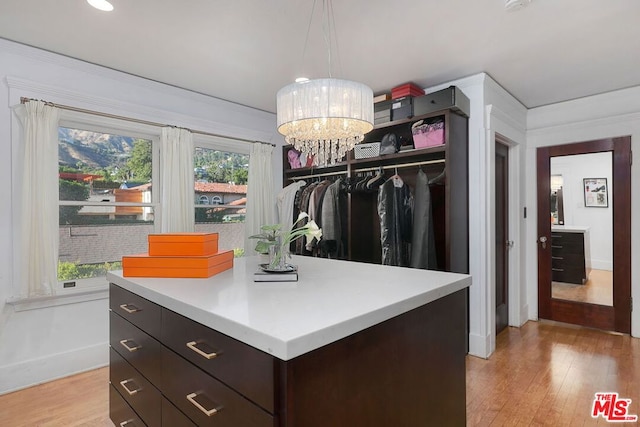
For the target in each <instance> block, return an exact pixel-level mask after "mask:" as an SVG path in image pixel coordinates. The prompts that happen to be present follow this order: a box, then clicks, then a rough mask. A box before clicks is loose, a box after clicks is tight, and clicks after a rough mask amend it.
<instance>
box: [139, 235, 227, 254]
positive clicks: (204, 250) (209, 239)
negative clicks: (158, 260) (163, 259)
mask: <svg viewBox="0 0 640 427" xmlns="http://www.w3.org/2000/svg"><path fill="white" fill-rule="evenodd" d="M148 240H149V255H151V256H206V255H213V254H216V253H217V252H218V233H163V234H149V236H148Z"/></svg>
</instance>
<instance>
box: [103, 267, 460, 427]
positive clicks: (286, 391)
mask: <svg viewBox="0 0 640 427" xmlns="http://www.w3.org/2000/svg"><path fill="white" fill-rule="evenodd" d="M314 262H317V261H314V260H313V259H309V260H305V261H304V263H306V264H308V265H312V264H313V263H314ZM343 263H345V265H344V268H348V267H349V266H354V263H346V262H343ZM242 265H243V261H240V262H238V263H237V265H236V266H235V267H234V270H235V272H234V273H235V276H236V277H235V279H234V278H233V277H232V276H231V275H228V276H226V277H227V278H228V279H229V281H235V282H236V285H237V286H238V287H239V289H241V290H242V291H241V292H236V291H237V290H238V289H235V288H233V287H231V289H229V287H226V288H225V287H224V286H222V285H220V283H221V281H220V280H218V281H216V280H215V279H206V280H210V282H207V281H206V280H205V281H202V280H200V281H198V279H182V280H178V281H176V283H175V292H176V293H175V294H174V295H173V296H172V297H170V298H171V299H164V297H167V296H169V295H167V294H165V295H163V296H162V297H159V298H158V299H157V300H156V301H155V302H153V301H151V300H150V299H148V298H143V297H142V296H140V295H139V293H138V292H133V291H132V290H133V289H135V287H130V286H129V285H130V284H132V283H133V282H132V280H129V279H128V278H122V277H120V276H118V275H114V274H110V278H109V279H110V281H111V285H110V305H109V306H110V327H111V329H110V346H111V349H110V354H111V360H110V363H111V365H110V366H111V369H110V396H111V400H110V416H111V419H112V421H113V422H114V423H115V425H116V426H123V427H126V426H128V427H133V426H136V425H138V426H142V425H146V426H172V427H176V426H177V427H180V426H194V425H197V426H219V427H231V426H233V427H245V426H246V427H263V426H264V427H266V426H270V427H292V426H304V427H316V426H317V427H321V426H322V427H326V426H332V427H333V426H336V427H337V426H345V427H346V426H349V427H350V426H357V425H366V426H381V427H382V426H389V425H394V426H417V425H453V426H464V425H465V420H466V416H465V367H464V366H465V344H466V337H465V336H464V333H465V326H466V325H465V323H466V317H465V313H466V299H467V297H466V286H468V284H469V282H468V279H464V277H462V276H461V275H454V280H453V281H452V282H451V283H452V284H451V286H450V287H451V288H452V289H450V290H445V289H444V288H442V290H441V291H437V292H436V293H437V294H438V295H437V296H432V297H429V299H432V301H431V302H428V303H426V304H418V306H417V307H416V308H413V309H409V310H408V311H406V312H403V313H401V314H399V315H392V314H389V316H390V318H388V319H387V320H385V321H382V322H380V323H377V324H375V325H373V326H370V327H364V328H361V330H360V331H359V332H357V333H347V334H346V335H345V336H344V337H343V338H341V339H338V340H335V341H332V340H330V341H332V342H330V343H328V344H323V345H315V344H314V347H317V348H315V349H313V350H310V351H308V350H307V348H304V349H298V350H296V353H295V354H297V353H301V354H299V355H295V356H292V357H291V358H287V357H286V356H282V357H276V356H275V355H273V354H269V351H268V350H269V347H267V348H266V350H267V351H263V350H260V349H258V348H255V347H254V346H252V345H248V344H246V343H244V342H242V341H240V339H236V338H232V337H231V336H229V335H227V334H224V333H221V332H220V331H219V330H217V328H216V327H212V325H211V324H209V326H205V325H204V324H202V323H199V322H197V321H195V320H192V319H190V318H188V317H186V316H184V315H182V314H179V313H177V312H176V311H180V310H181V308H180V307H181V304H177V305H175V306H173V308H174V310H175V311H174V310H172V309H170V308H168V307H165V306H164V301H169V302H170V303H167V305H172V304H173V303H171V301H173V302H176V299H177V298H178V297H177V295H180V294H181V292H184V294H185V295H186V296H185V297H184V300H185V301H186V300H187V299H188V298H191V297H193V296H194V295H199V293H202V297H201V298H194V299H193V300H194V301H195V300H198V301H199V303H201V304H202V305H203V306H210V305H211V301H214V302H215V301H217V302H222V301H221V300H225V298H227V296H228V295H226V294H225V293H224V292H223V291H229V290H232V291H233V295H234V298H235V297H238V298H245V297H244V296H242V294H243V293H249V294H251V293H253V292H254V290H255V293H256V295H255V296H259V297H260V298H259V299H260V300H261V301H262V300H264V302H265V303H266V304H267V306H271V305H272V303H273V300H272V299H270V298H271V297H272V296H273V295H279V296H278V297H277V298H281V297H282V296H283V295H286V298H285V299H291V298H295V297H296V295H299V297H300V298H299V299H298V300H297V301H292V302H294V305H297V304H302V303H303V301H304V300H305V298H307V297H308V293H309V292H311V293H313V285H312V284H311V282H309V283H308V285H309V286H308V287H307V288H306V289H305V288H304V282H303V283H298V284H297V285H287V284H280V285H278V284H276V285H274V286H271V287H270V288H268V287H267V288H265V287H264V285H254V284H253V282H247V277H246V274H244V272H243V271H242V268H243V267H242ZM355 265H356V266H358V264H355ZM340 268H342V266H341V267H340ZM340 268H339V269H340ZM351 268H353V267H351ZM369 268H370V267H369ZM380 268H383V266H380ZM387 268H391V267H387ZM356 269H357V268H356ZM407 270H409V269H407ZM414 270H415V269H414ZM363 271H364V270H363ZM381 271H387V270H384V269H383V270H381ZM389 271H391V272H392V273H393V275H394V276H396V275H397V274H398V273H400V275H401V276H402V271H401V270H397V269H396V270H389ZM306 272H307V274H309V275H310V276H312V273H311V272H310V271H309V269H308V268H307V269H306ZM421 272H422V273H420V272H414V271H409V272H408V273H409V274H410V275H414V274H424V275H429V274H431V273H429V272H427V273H425V271H424V270H421ZM324 274H326V273H324ZM363 274H365V273H363ZM374 274H375V272H374ZM435 274H438V276H436V279H437V280H438V281H440V282H443V279H444V278H448V276H441V275H447V274H448V273H435ZM378 275H380V273H378ZM390 277H391V276H390ZM416 277H417V276H416ZM399 279H402V278H401V277H399ZM135 280H136V281H138V282H139V283H142V284H143V286H145V288H142V287H141V288H140V289H143V290H145V292H146V291H149V292H147V293H145V292H142V293H145V295H146V296H148V297H150V298H151V299H153V297H154V295H155V293H156V292H160V291H159V290H158V288H156V289H151V288H153V283H154V281H152V280H151V279H140V280H138V279H135ZM155 280H156V281H159V282H161V284H165V283H168V282H167V280H168V279H155ZM381 281H386V279H385V278H384V277H382V278H381ZM118 282H119V283H118ZM147 283H148V284H149V285H146V284H147ZM243 283H244V284H246V286H247V288H244V287H243V286H244V285H242V284H243ZM120 285H122V286H120ZM301 285H302V286H301ZM356 285H357V283H356ZM259 286H261V287H259ZM279 286H280V287H279ZM291 286H293V287H291ZM372 286H373V287H374V288H375V286H376V285H372ZM125 287H130V290H127V289H125ZM298 287H299V288H298ZM321 288H322V287H320V288H319V289H320V290H321ZM430 288H433V287H430V286H428V285H426V289H427V290H429V289H430ZM436 288H438V287H435V288H433V290H434V291H435V289H436ZM167 289H169V288H167ZM170 289H172V292H173V291H174V290H173V289H174V287H171V288H170ZM247 289H248V290H247ZM136 290H137V289H136ZM216 290H220V293H219V294H217V295H216ZM265 293H266V298H264V296H265ZM188 294H191V297H188ZM440 295H444V296H442V297H440ZM180 298H182V297H180ZM364 299H367V298H366V297H365V298H364ZM251 300H252V295H248V296H247V297H246V302H248V303H250V302H251ZM321 300H322V295H321V294H319V295H316V296H315V298H313V297H312V298H311V299H310V300H309V301H317V305H318V307H316V308H315V309H314V308H311V309H307V310H306V311H307V312H308V313H309V317H311V318H313V317H315V316H316V315H317V314H319V313H320V314H321V313H322V312H323V311H324V310H323V309H322V308H321V307H320V304H321V302H320V301H321ZM238 301H239V300H238ZM224 302H226V304H222V306H224V307H225V308H224V309H225V310H231V311H234V312H235V308H236V306H235V305H234V304H235V303H233V301H230V300H228V298H227V300H226V301H224ZM343 303H344V302H343ZM256 304H257V303H255V302H254V304H249V306H246V307H245V306H244V305H238V306H237V307H242V308H253V309H254V311H255V314H254V316H253V318H252V319H251V320H254V321H255V320H256V319H257V320H258V322H257V324H260V325H261V324H263V323H266V322H269V319H270V318H271V317H272V315H270V314H269V313H265V314H266V315H265V317H264V318H261V317H260V316H262V314H261V313H262V312H263V308H264V307H261V306H260V304H257V305H256ZM385 304H389V302H386V303H385ZM405 304H410V303H409V302H406V303H405ZM251 305H253V307H250V306H251ZM354 305H357V304H353V302H351V303H349V304H348V306H347V307H348V309H349V310H350V309H351V306H354ZM273 309H274V310H277V309H278V307H273ZM336 309H337V310H340V308H339V307H337V308H336ZM189 310H190V309H189V308H186V309H185V310H184V312H189ZM211 310H212V311H216V310H215V308H212V309H211ZM280 310H286V306H285V305H281V306H280ZM193 313H195V314H196V317H197V316H198V314H197V313H198V312H196V311H193ZM245 314H247V315H248V316H249V317H252V316H251V314H252V313H251V310H249V311H247V312H245ZM273 317H275V318H278V317H279V316H275V315H273ZM325 317H328V318H331V314H328V315H327V316H325ZM360 317H361V318H360V320H357V319H355V320H354V321H356V322H359V323H362V322H364V320H363V318H362V316H360ZM365 317H366V316H365ZM203 319H204V318H203ZM320 321H323V319H322V318H321V319H320ZM274 326H276V327H275V330H281V329H282V328H281V327H277V325H274ZM220 327H221V328H223V329H224V324H223V323H220ZM335 328H338V329H339V328H340V326H336V327H335ZM318 334H319V335H317V336H318V337H321V336H326V335H330V334H331V332H330V331H324V332H322V331H318ZM276 335H277V333H276V332H274V337H275V336H276ZM309 335H310V336H312V337H313V336H315V335H316V333H315V332H313V333H310V334H309ZM238 338H241V339H246V340H247V341H250V340H252V339H253V338H256V339H261V338H260V336H258V335H256V336H255V337H253V336H252V334H250V333H247V334H246V336H244V337H243V336H238ZM271 339H272V338H268V340H267V344H266V345H267V346H269V345H272V346H273V350H274V351H276V347H277V346H276V344H277V343H276V342H275V341H269V340H271ZM293 341H295V340H292V342H293ZM269 342H272V344H269ZM292 354H294V353H292Z"/></svg>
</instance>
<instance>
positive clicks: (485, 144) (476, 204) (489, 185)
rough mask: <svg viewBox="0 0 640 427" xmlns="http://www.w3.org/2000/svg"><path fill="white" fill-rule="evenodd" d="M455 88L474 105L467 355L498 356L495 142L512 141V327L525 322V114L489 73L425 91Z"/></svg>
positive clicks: (470, 183)
mask: <svg viewBox="0 0 640 427" xmlns="http://www.w3.org/2000/svg"><path fill="white" fill-rule="evenodd" d="M450 85H455V86H457V87H459V88H460V90H461V91H462V92H463V93H464V94H465V95H466V96H467V97H468V98H469V100H470V101H471V113H470V117H469V273H470V274H471V275H472V277H473V283H472V285H471V287H470V289H469V353H470V354H472V355H474V356H478V357H484V358H486V357H489V355H491V353H492V352H493V351H494V350H495V239H494V236H495V208H494V204H495V194H494V193H495V190H494V189H495V138H496V134H500V135H502V136H503V137H505V138H506V139H508V140H509V143H510V150H509V168H510V171H509V199H510V201H509V217H510V218H509V236H510V240H513V241H514V247H513V248H512V249H511V250H510V253H509V266H510V273H509V324H510V325H511V326H520V325H522V324H523V323H524V322H525V321H526V320H527V313H528V310H529V309H528V307H527V300H526V292H525V291H526V288H525V280H524V277H523V271H522V269H521V268H520V265H521V264H523V263H524V259H525V257H526V253H525V250H524V248H525V245H524V244H523V243H524V240H523V239H524V233H523V230H524V226H523V221H524V219H523V218H522V216H521V215H520V213H521V212H522V210H523V207H524V205H523V203H524V197H523V195H524V191H523V186H524V182H523V181H522V180H521V178H520V177H521V174H522V173H521V171H522V168H523V166H524V154H525V150H524V148H523V147H524V144H525V135H526V134H525V129H526V108H525V107H524V106H523V105H522V104H521V103H520V102H518V101H517V100H516V99H515V98H514V97H513V96H511V95H510V94H509V93H508V92H507V91H506V90H504V89H503V88H502V87H501V86H500V85H499V84H498V83H496V82H495V81H494V80H493V79H492V78H491V77H490V76H489V75H487V74H485V73H481V74H477V75H474V76H470V77H467V78H463V79H459V80H454V81H450V82H447V83H444V84H442V85H438V86H434V87H430V88H426V89H425V90H426V92H427V93H430V92H434V91H437V90H440V89H444V88H446V87H448V86H450Z"/></svg>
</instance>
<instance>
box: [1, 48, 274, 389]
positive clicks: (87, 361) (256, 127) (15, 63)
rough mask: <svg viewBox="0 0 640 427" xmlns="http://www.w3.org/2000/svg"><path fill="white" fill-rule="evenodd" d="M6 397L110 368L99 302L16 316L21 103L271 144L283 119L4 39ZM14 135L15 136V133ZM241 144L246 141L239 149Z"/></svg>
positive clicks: (102, 307)
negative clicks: (17, 110)
mask: <svg viewBox="0 0 640 427" xmlns="http://www.w3.org/2000/svg"><path fill="white" fill-rule="evenodd" d="M0 82H1V83H0V99H1V100H3V105H1V106H0V182H2V183H4V185H1V186H0V200H3V203H1V204H0V224H2V226H1V227H0V394H1V393H4V392H8V391H11V390H16V389H19V388H23V387H26V386H29V385H32V384H36V383H40V382H43V381H47V380H50V379H53V378H57V377H61V376H65V375H69V374H71V373H74V372H80V371H83V370H87V369H91V368H94V367H96V366H101V365H105V364H106V363H107V361H108V357H107V356H108V352H107V348H108V347H107V346H108V322H107V316H108V304H107V300H106V299H98V300H94V301H89V302H82V303H76V304H70V305H63V306H57V307H49V308H43V309H35V310H29V311H21V312H15V311H14V308H13V306H11V305H8V304H5V303H4V302H5V301H6V300H7V299H9V298H11V297H13V296H16V295H18V290H19V288H20V286H19V283H16V280H15V279H14V273H15V271H14V260H15V257H14V253H13V230H14V228H16V227H17V224H18V219H19V217H20V213H19V212H18V211H17V208H16V206H14V205H13V204H12V203H7V201H11V200H12V194H13V191H14V190H15V189H16V188H17V187H18V185H19V183H18V182H17V181H16V179H15V178H14V177H15V176H19V173H18V172H19V170H17V169H16V168H18V169H19V166H18V165H13V164H12V156H13V150H12V144H13V143H14V142H15V140H16V132H17V131H16V125H17V122H16V120H15V117H14V115H13V113H12V111H11V108H10V107H11V106H13V105H16V104H18V103H19V101H20V97H21V96H26V97H31V98H36V99H43V100H46V101H51V102H56V103H59V104H63V105H72V106H76V107H80V108H86V109H89V110H96V111H101V112H105V113H111V114H115V115H120V116H126V117H133V118H137V119H143V120H148V121H152V122H157V123H166V124H170V125H176V126H182V127H186V128H190V129H194V130H200V131H205V132H211V133H216V134H222V135H228V136H233V137H240V138H245V139H249V140H259V141H264V142H273V143H275V144H277V145H279V146H281V145H282V139H281V138H280V136H279V135H278V134H277V133H276V123H275V115H273V114H271V113H266V112H263V111H258V110H255V109H251V108H248V107H244V106H241V105H237V104H233V103H230V102H226V101H223V100H219V99H216V98H212V97H209V96H204V95H201V94H197V93H193V92H189V91H186V90H182V89H179V88H175V87H171V86H167V85H163V84H159V83H156V82H152V81H148V80H144V79H141V78H138V77H134V76H131V75H127V74H124V73H119V72H116V71H113V70H110V69H106V68H102V67H98V66H95V65H92V64H87V63H83V62H81V61H77V60H73V59H70V58H66V57H63V56H59V55H55V54H52V53H49V52H45V51H42V50H38V49H33V48H30V47H27V46H23V45H20V44H17V43H13V42H9V41H7V40H2V39H0ZM274 96H275V94H274ZM12 132H13V133H12ZM239 144H241V143H240V142H239ZM273 159H274V162H273V164H274V177H275V180H274V181H275V183H274V187H275V188H274V190H278V189H279V188H280V187H281V182H280V179H279V177H280V176H281V174H282V156H281V149H280V148H279V147H276V148H275V149H274V157H273Z"/></svg>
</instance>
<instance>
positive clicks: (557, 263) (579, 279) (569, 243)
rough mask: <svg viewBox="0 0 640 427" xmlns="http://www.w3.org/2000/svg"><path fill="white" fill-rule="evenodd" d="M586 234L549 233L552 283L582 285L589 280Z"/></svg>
mask: <svg viewBox="0 0 640 427" xmlns="http://www.w3.org/2000/svg"><path fill="white" fill-rule="evenodd" d="M585 236H587V234H586V233H577V232H563V231H557V230H556V231H552V232H551V278H552V280H553V281H554V282H563V283H575V284H578V285H584V284H585V282H586V281H587V280H589V273H590V268H589V265H590V262H589V260H588V259H587V255H586V254H587V252H588V242H587V241H586V237H585Z"/></svg>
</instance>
